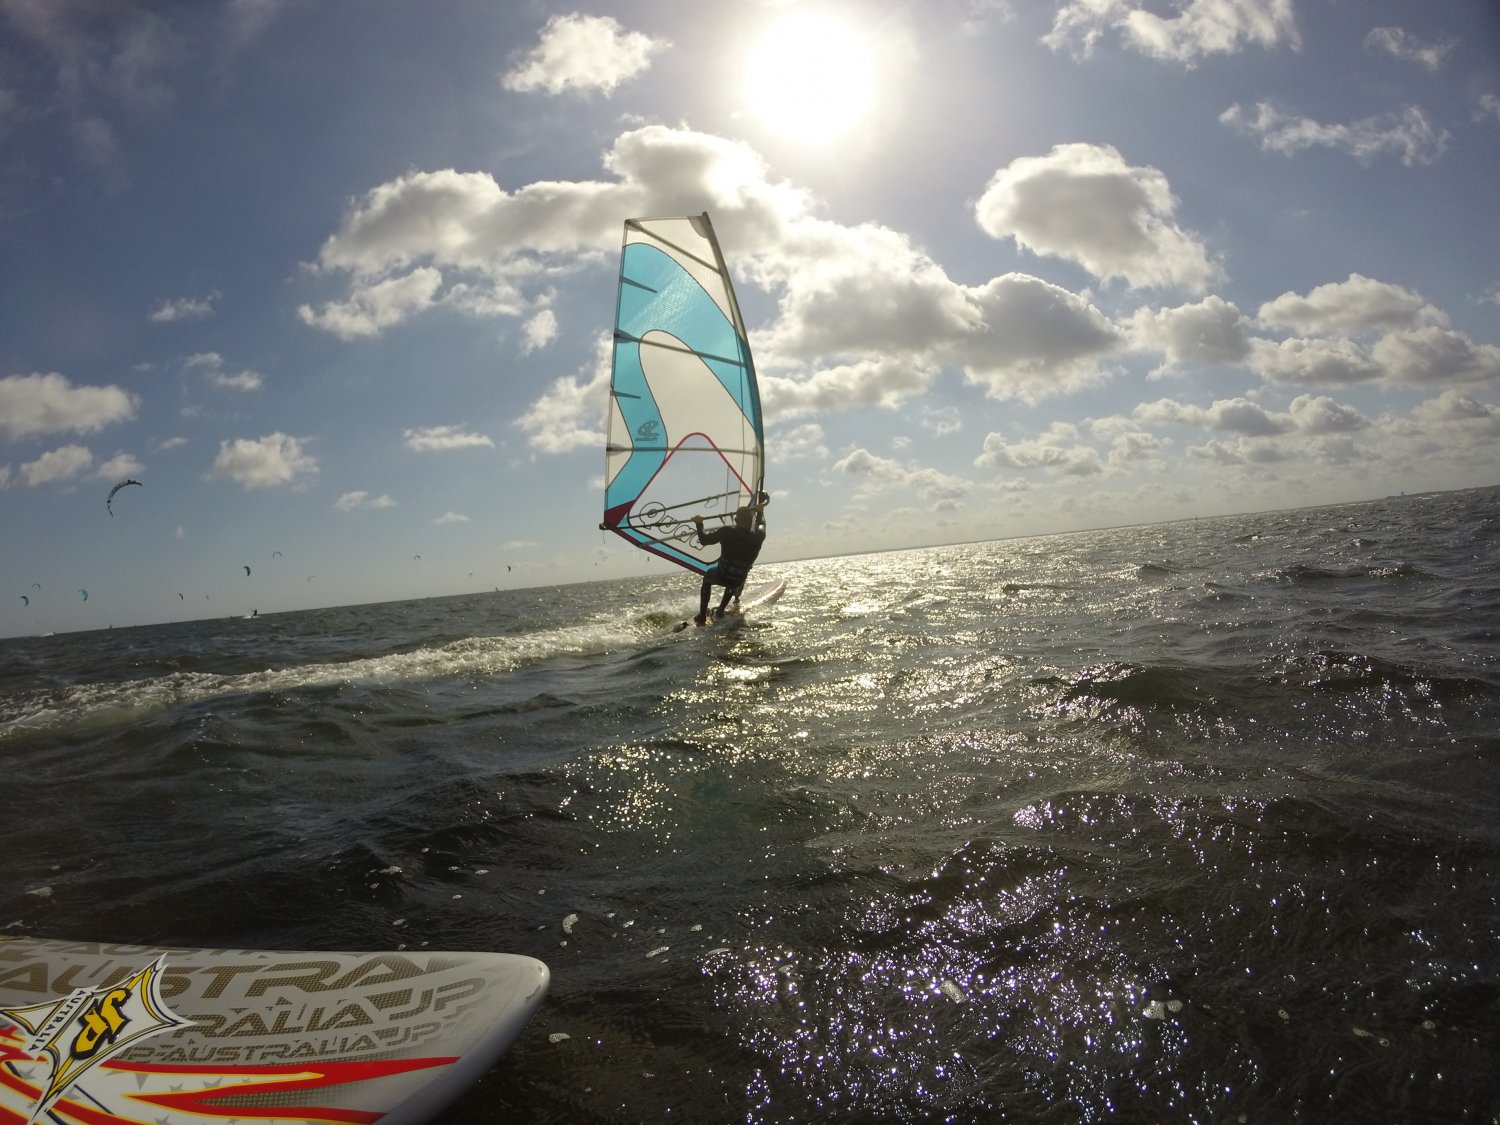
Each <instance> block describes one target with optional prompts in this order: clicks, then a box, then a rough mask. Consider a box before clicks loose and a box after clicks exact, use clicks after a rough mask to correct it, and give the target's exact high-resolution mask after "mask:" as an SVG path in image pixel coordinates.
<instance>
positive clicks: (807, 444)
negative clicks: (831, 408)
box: [766, 422, 828, 464]
mask: <svg viewBox="0 0 1500 1125" xmlns="http://www.w3.org/2000/svg"><path fill="white" fill-rule="evenodd" d="M766 445H767V447H768V449H769V451H770V452H769V457H770V459H771V460H772V461H774V462H775V463H776V464H784V463H785V462H787V461H793V460H796V459H797V458H799V457H814V458H817V459H818V460H820V461H821V460H823V459H825V458H826V457H827V456H828V447H827V446H826V445H825V444H824V436H823V427H822V426H820V425H818V423H816V422H807V423H804V424H803V425H800V426H794V427H793V428H792V429H789V430H785V431H781V432H773V433H771V434H769V435H767V437H766Z"/></svg>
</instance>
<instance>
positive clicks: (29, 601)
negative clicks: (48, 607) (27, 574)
mask: <svg viewBox="0 0 1500 1125" xmlns="http://www.w3.org/2000/svg"><path fill="white" fill-rule="evenodd" d="M21 600H22V601H23V602H25V603H26V604H27V605H30V604H31V599H30V598H28V597H27V596H26V595H25V594H22V595H21Z"/></svg>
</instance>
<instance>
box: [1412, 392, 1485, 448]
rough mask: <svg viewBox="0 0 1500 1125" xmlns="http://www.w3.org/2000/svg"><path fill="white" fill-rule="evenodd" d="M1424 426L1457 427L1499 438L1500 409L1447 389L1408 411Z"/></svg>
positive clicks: (1480, 434)
mask: <svg viewBox="0 0 1500 1125" xmlns="http://www.w3.org/2000/svg"><path fill="white" fill-rule="evenodd" d="M1412 417H1413V418H1414V419H1416V421H1417V422H1418V423H1420V424H1422V425H1424V426H1431V427H1437V428H1447V427H1453V428H1459V429H1465V430H1470V431H1473V433H1474V434H1475V435H1477V436H1482V437H1486V438H1497V437H1500V407H1495V406H1490V405H1489V404H1487V403H1483V402H1478V401H1476V400H1475V399H1474V398H1473V397H1471V396H1470V395H1467V394H1465V393H1464V392H1463V391H1460V390H1455V389H1451V388H1450V389H1449V390H1446V391H1444V392H1443V393H1442V394H1440V395H1438V397H1437V398H1431V399H1428V400H1427V401H1426V402H1423V403H1421V404H1420V405H1418V406H1417V408H1416V409H1415V410H1413V411H1412Z"/></svg>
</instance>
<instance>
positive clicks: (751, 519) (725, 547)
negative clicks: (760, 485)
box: [693, 492, 771, 625]
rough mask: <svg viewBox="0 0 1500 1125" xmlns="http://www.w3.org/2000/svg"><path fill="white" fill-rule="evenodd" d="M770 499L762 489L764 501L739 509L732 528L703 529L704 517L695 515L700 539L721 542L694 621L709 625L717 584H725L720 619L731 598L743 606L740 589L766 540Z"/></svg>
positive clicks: (718, 615)
mask: <svg viewBox="0 0 1500 1125" xmlns="http://www.w3.org/2000/svg"><path fill="white" fill-rule="evenodd" d="M770 502H771V498H770V497H769V496H768V495H766V494H765V493H764V492H762V493H761V494H760V503H758V504H753V505H751V506H750V507H747V508H739V509H737V510H736V511H735V513H734V525H733V526H732V527H720V528H715V529H714V530H713V531H704V530H703V517H702V516H694V517H693V524H694V525H695V526H696V527H697V529H698V542H700V543H702V544H704V545H705V546H707V545H708V544H710V543H717V544H719V561H718V562H717V563H716V564H714V566H713V568H712V569H711V570H709V572H708V573H707V574H705V575H704V576H703V588H702V589H701V590H699V592H698V616H697V617H695V618H693V622H694V624H697V625H707V624H708V597H709V594H710V592H711V591H712V590H713V588H714V587H715V586H723V587H724V596H723V597H722V598H720V599H719V608H718V609H716V610H715V611H714V617H715V618H716V619H717V618H720V617H723V616H724V609H725V607H726V606H728V605H729V599H731V598H733V599H734V603H735V606H736V607H738V606H739V601H740V591H741V590H743V589H744V588H745V579H746V578H748V577H749V576H750V568H751V567H752V566H754V565H755V559H756V556H758V555H759V554H760V548H761V545H762V544H763V543H765V541H766V505H767V504H769V503H770Z"/></svg>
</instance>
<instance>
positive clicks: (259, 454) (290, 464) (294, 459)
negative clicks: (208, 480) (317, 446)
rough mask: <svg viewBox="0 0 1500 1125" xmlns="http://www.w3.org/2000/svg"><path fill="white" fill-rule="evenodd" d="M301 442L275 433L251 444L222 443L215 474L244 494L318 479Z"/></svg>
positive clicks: (314, 464)
mask: <svg viewBox="0 0 1500 1125" xmlns="http://www.w3.org/2000/svg"><path fill="white" fill-rule="evenodd" d="M303 440H304V439H302V438H295V437H290V436H288V435H287V434H283V433H279V432H278V433H274V434H267V435H266V436H265V437H263V438H258V439H256V440H254V441H252V440H250V439H249V438H236V439H235V440H234V441H221V442H220V443H219V455H218V456H217V457H216V458H215V459H214V467H213V472H214V475H215V476H221V477H227V478H229V479H230V480H232V481H234V482H235V483H236V484H238V485H240V486H241V487H242V488H244V489H245V490H246V491H248V490H250V489H252V488H276V487H278V486H281V485H301V484H305V483H308V482H309V481H310V480H311V478H312V477H315V476H317V473H318V462H317V459H316V458H314V457H312V456H311V455H310V454H308V453H307V452H305V451H304V450H303V448H302V443H303Z"/></svg>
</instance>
